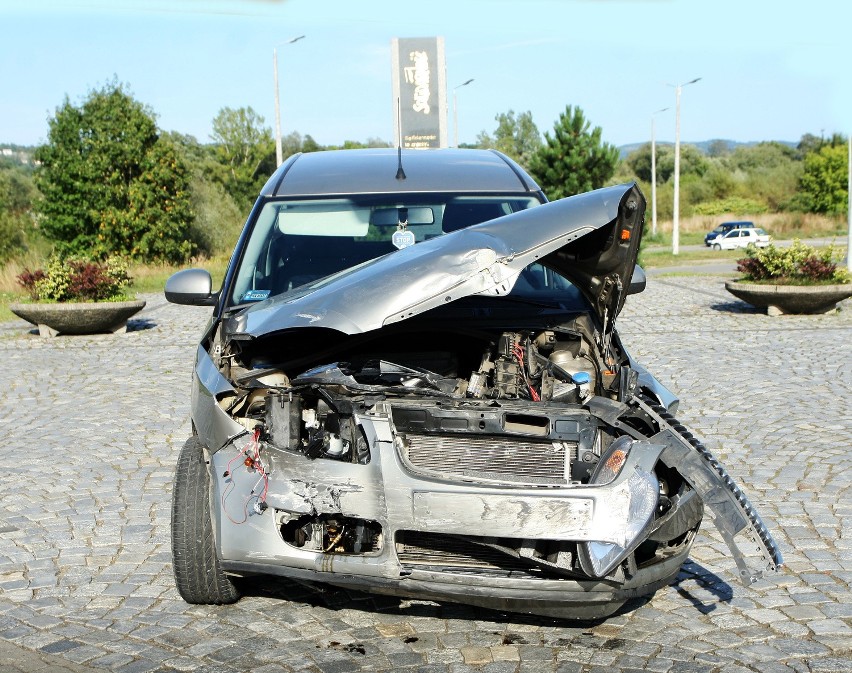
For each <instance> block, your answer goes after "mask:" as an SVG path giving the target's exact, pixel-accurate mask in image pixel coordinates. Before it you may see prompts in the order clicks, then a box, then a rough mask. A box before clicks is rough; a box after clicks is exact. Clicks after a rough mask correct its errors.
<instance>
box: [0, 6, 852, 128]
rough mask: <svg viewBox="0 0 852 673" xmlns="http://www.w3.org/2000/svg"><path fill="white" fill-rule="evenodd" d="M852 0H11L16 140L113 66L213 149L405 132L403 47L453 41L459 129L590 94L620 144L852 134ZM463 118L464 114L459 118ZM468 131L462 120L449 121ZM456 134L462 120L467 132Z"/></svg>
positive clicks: (1, 101) (4, 73)
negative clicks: (396, 101) (397, 127)
mask: <svg viewBox="0 0 852 673" xmlns="http://www.w3.org/2000/svg"><path fill="white" fill-rule="evenodd" d="M850 27H852V3H847V2H836V1H834V0H811V1H810V2H801V1H797V2H792V1H790V0H775V1H771V2H770V1H768V0H511V1H510V0H422V1H421V2H414V1H412V0H396V1H394V2H390V1H387V0H376V1H370V0H362V1H361V2H356V1H355V0H61V1H60V0H52V1H51V0H0V143H4V142H13V143H18V144H37V143H40V142H43V141H44V140H45V139H46V135H47V119H48V117H49V116H50V115H51V114H52V113H53V111H54V110H55V108H56V107H57V106H58V105H59V104H61V103H62V101H63V99H64V97H65V95H68V96H69V97H70V99H71V100H72V101H73V102H79V101H80V100H81V99H82V98H83V97H84V96H85V94H86V92H87V91H89V90H90V89H91V88H93V87H99V86H101V85H103V84H104V83H105V82H107V81H109V80H111V79H112V78H113V77H114V76H115V77H117V78H118V79H119V80H120V81H122V82H125V83H127V84H128V85H129V88H130V91H131V92H132V93H133V95H134V96H135V97H136V98H137V99H139V100H141V101H142V102H143V103H145V104H147V105H148V106H150V108H151V109H153V110H154V112H155V113H156V114H157V116H158V123H159V125H160V127H161V128H163V129H165V130H173V131H179V132H181V133H188V134H192V135H194V136H196V137H197V138H198V139H199V140H200V141H202V142H208V141H209V134H210V127H211V121H212V119H213V117H214V116H215V115H216V113H217V112H218V111H219V110H220V109H221V108H222V107H224V106H230V107H241V106H251V107H252V108H254V109H255V111H257V112H258V113H259V114H261V115H262V116H263V117H264V118H265V119H266V124H267V125H268V126H269V127H274V116H273V115H274V97H273V86H272V50H273V47H275V46H276V45H278V44H281V43H282V42H286V41H287V40H288V39H290V38H292V37H295V36H298V35H303V34H304V35H305V36H306V37H305V39H304V40H301V41H299V42H297V43H295V44H289V45H283V46H281V47H280V48H279V63H280V66H279V67H280V83H281V101H282V128H283V131H284V132H285V133H288V132H290V131H293V130H297V131H299V132H300V133H302V134H311V135H312V136H313V137H314V138H315V139H316V140H317V141H318V142H320V143H322V144H332V143H334V144H338V143H342V142H343V141H344V140H347V139H350V140H366V139H367V138H368V137H379V138H382V139H385V140H391V139H392V135H393V117H392V115H393V103H392V100H391V98H392V97H391V72H390V40H391V38H393V37H419V36H433V35H440V36H443V37H444V40H445V44H446V53H447V83H448V86H449V87H450V88H452V87H454V86H456V85H457V84H461V83H462V82H464V81H465V80H467V79H469V78H474V82H473V83H472V84H470V85H469V86H467V87H465V88H463V89H459V91H458V101H459V139H460V141H461V142H473V141H474V140H475V138H476V135H477V133H479V132H480V131H482V130H488V131H493V129H494V127H495V125H496V124H495V122H494V116H495V115H496V114H497V113H499V112H506V111H508V110H509V109H514V110H515V111H517V112H521V111H526V110H529V111H531V112H532V114H533V119H534V120H535V122H536V124H537V125H538V127H539V129H540V130H542V131H545V130H549V129H551V128H552V126H553V123H554V122H555V121H556V119H557V118H558V115H559V113H560V112H562V111H563V110H564V109H565V106H566V105H568V104H572V105H579V106H580V107H581V108H582V109H583V110H584V111H585V113H586V116H587V117H588V118H589V119H590V120H591V121H592V123H593V124H594V125H598V126H601V127H602V128H603V137H604V140H606V141H608V142H611V143H613V144H616V145H622V144H626V143H631V142H641V141H645V140H647V139H649V137H650V126H651V115H652V113H653V112H654V111H655V110H658V109H659V108H663V107H666V106H669V107H670V108H671V109H670V110H669V111H668V112H665V113H662V114H660V115H658V116H657V138H658V140H661V141H666V140H669V141H671V140H674V128H675V119H674V98H675V96H674V89H673V88H672V87H671V86H667V83H668V84H676V83H681V82H686V81H688V80H691V79H693V78H695V77H701V78H702V79H701V81H700V82H697V83H696V84H694V85H691V86H689V87H686V88H685V89H684V90H683V97H682V101H681V139H682V140H684V141H687V142H688V141H698V140H706V139H710V138H728V139H732V140H737V141H751V140H770V139H778V140H792V141H795V140H798V139H799V137H800V136H801V135H802V134H804V133H814V134H816V135H819V134H820V133H825V134H826V135H830V134H831V133H833V132H836V131H839V132H842V133H844V134H848V133H849V132H850V131H852V75H850V66H852V41H850V40H849V38H848V34H849V32H850ZM450 119H452V114H451V112H450ZM450 123H452V121H451V122H450ZM450 137H452V128H450Z"/></svg>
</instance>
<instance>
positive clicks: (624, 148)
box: [618, 138, 799, 159]
mask: <svg viewBox="0 0 852 673" xmlns="http://www.w3.org/2000/svg"><path fill="white" fill-rule="evenodd" d="M649 142H651V141H650V140H646V141H645V142H641V143H630V144H628V145H621V146H620V147H619V148H618V152H619V156H620V157H621V158H622V159H624V158H625V157H626V156H627V155H628V154H630V153H631V152H633V151H635V150H638V149H639V148H640V147H642V145H647V144H648V143H649ZM762 142H771V141H767V140H752V141H750V142H746V143H741V142H737V141H736V140H726V139H724V138H713V139H712V140H702V141H700V142H697V143H695V142H686V141H681V143H680V144H681V145H693V146H694V147H697V148H698V149H699V150H701V151H702V152H704V154H708V153H709V151H710V148H711V147H715V146H717V145H719V144H720V143H724V147H725V148H726V151H727V152H733V151H734V150H735V149H736V148H737V147H751V146H753V145H759V144H760V143H762ZM775 142H779V143H781V144H782V145H788V146H790V147H796V146H797V145H798V144H799V143H798V142H791V141H789V140H778V141H775ZM657 145H674V143H669V142H660V141H657Z"/></svg>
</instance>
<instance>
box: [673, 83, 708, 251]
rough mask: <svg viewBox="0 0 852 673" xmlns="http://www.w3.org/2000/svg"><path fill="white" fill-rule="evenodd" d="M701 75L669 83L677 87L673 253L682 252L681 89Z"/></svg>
mask: <svg viewBox="0 0 852 673" xmlns="http://www.w3.org/2000/svg"><path fill="white" fill-rule="evenodd" d="M700 79H701V78H700V77H696V78H695V79H691V80H689V81H688V82H684V83H683V84H677V85H674V84H669V86H674V88H675V160H674V206H673V211H674V212H673V213H672V254H673V255H677V254H678V253H679V252H680V222H679V219H680V90H681V89H683V87H685V86H689V85H690V84H695V83H696V82H697V81H698V80H700Z"/></svg>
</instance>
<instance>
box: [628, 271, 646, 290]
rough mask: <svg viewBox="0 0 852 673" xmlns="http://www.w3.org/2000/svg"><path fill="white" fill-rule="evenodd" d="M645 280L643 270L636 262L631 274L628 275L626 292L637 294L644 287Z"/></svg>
mask: <svg viewBox="0 0 852 673" xmlns="http://www.w3.org/2000/svg"><path fill="white" fill-rule="evenodd" d="M645 285H647V280H646V278H645V271H644V270H643V269H642V267H641V266H639V265H638V264H637V265H636V266H634V267H633V275H632V276H631V277H630V285H629V287H628V288H627V294H639V293H640V292H642V290H644V289H645Z"/></svg>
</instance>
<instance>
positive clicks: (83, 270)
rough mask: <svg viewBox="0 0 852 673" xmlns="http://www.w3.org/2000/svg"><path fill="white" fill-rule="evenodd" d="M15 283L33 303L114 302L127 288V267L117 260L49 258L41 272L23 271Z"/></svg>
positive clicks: (129, 279) (122, 297) (123, 294)
mask: <svg viewBox="0 0 852 673" xmlns="http://www.w3.org/2000/svg"><path fill="white" fill-rule="evenodd" d="M17 280H18V283H19V284H20V285H21V286H22V287H23V288H24V289H25V290H26V291H27V292H28V293H29V295H30V297H31V298H32V299H33V300H35V301H56V302H64V301H117V300H121V299H125V298H126V295H125V291H126V290H127V288H128V287H129V285H130V281H131V278H130V275H129V274H128V272H127V264H126V263H125V262H124V261H123V260H121V259H118V258H110V259H108V260H107V261H106V262H93V261H91V260H87V259H81V258H71V259H62V258H60V257H54V258H52V259H50V260H49V261H48V263H47V266H46V268H45V269H44V270H42V269H37V270H35V271H30V270H29V269H24V271H23V273H21V274H19V275H18V276H17Z"/></svg>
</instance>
